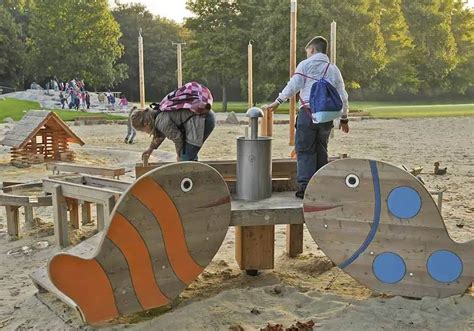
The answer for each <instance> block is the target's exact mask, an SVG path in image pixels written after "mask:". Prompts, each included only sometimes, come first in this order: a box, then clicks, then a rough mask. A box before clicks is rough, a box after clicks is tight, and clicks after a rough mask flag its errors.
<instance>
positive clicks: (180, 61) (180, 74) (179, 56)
mask: <svg viewBox="0 0 474 331" xmlns="http://www.w3.org/2000/svg"><path fill="white" fill-rule="evenodd" d="M173 45H174V46H176V54H177V61H178V87H181V86H183V56H182V46H184V45H186V43H173Z"/></svg>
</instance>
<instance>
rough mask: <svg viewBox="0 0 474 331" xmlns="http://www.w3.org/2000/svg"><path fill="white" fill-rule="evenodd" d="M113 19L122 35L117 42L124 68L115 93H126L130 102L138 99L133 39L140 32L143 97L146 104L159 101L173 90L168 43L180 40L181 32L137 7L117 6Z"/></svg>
mask: <svg viewBox="0 0 474 331" xmlns="http://www.w3.org/2000/svg"><path fill="white" fill-rule="evenodd" d="M113 15H114V17H115V19H116V20H117V22H118V23H119V25H120V29H121V31H122V33H123V35H122V37H121V38H120V42H121V43H122V44H123V45H124V47H125V52H124V54H123V57H122V58H121V59H120V63H124V64H126V65H127V66H128V79H127V80H125V81H123V82H122V83H121V84H120V85H119V86H118V89H120V90H121V91H126V92H127V93H128V96H129V97H130V98H131V99H135V100H138V98H139V93H140V92H139V77H138V39H137V38H138V32H139V30H140V29H142V30H143V31H142V36H143V40H144V47H143V48H144V62H145V89H146V97H147V100H154V101H160V100H161V98H163V96H164V95H165V94H166V93H168V92H169V91H171V90H173V89H174V88H176V84H177V81H176V48H175V47H174V46H172V42H178V41H181V40H183V38H184V36H182V28H181V27H180V26H179V25H178V24H176V23H174V22H172V21H170V20H167V19H164V18H160V17H154V16H153V15H152V14H151V13H150V12H149V11H148V10H147V9H146V8H145V7H144V6H143V5H140V4H132V5H125V4H119V5H118V6H117V8H116V9H114V11H113ZM183 51H184V52H186V49H184V50H183Z"/></svg>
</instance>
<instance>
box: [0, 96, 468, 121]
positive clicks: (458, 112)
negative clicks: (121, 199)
mask: <svg viewBox="0 0 474 331" xmlns="http://www.w3.org/2000/svg"><path fill="white" fill-rule="evenodd" d="M262 105H263V104H257V106H259V107H261V106H262ZM350 108H351V109H354V110H362V111H364V112H369V113H370V114H371V115H372V116H373V117H376V118H416V117H420V118H421V117H454V116H474V104H427V103H426V102H425V103H420V102H398V103H397V102H358V101H356V102H351V103H350ZM32 109H41V107H40V105H39V103H37V102H32V101H24V100H18V99H8V98H7V99H5V100H2V101H0V123H1V122H3V120H4V119H5V118H7V117H11V118H12V119H14V120H15V121H18V120H20V119H21V118H22V117H23V115H24V114H25V112H26V111H28V110H32ZM213 109H214V111H217V112H222V102H218V101H216V102H214V107H213ZM288 110H289V103H285V104H283V105H281V106H280V108H278V110H277V113H278V114H286V113H288ZM53 111H54V112H55V113H57V114H58V115H59V116H60V117H61V118H62V119H63V120H65V121H73V120H74V119H75V118H77V117H86V116H98V115H100V116H105V117H106V119H108V120H117V119H123V118H124V117H122V116H120V115H110V114H97V113H85V112H77V111H70V110H60V109H58V110H53ZM228 111H229V112H230V111H234V112H236V113H244V112H246V111H247V103H246V102H229V105H228Z"/></svg>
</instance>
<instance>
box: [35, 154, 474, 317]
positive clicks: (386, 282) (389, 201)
mask: <svg viewBox="0 0 474 331" xmlns="http://www.w3.org/2000/svg"><path fill="white" fill-rule="evenodd" d="M218 167H222V169H223V168H225V167H227V169H231V167H232V165H229V164H227V165H226V164H225V163H220V164H219V163H218V164H213V165H212V166H210V165H206V164H203V163H196V162H183V163H175V164H168V165H163V166H161V167H158V168H155V169H153V170H151V171H149V172H147V173H145V174H143V175H142V176H141V177H140V178H138V179H137V181H136V182H135V183H133V184H132V185H131V186H130V185H129V184H126V183H122V182H117V181H112V180H105V181H103V179H97V178H96V179H94V178H92V179H91V178H89V177H82V178H76V179H75V180H74V181H75V182H76V184H74V183H70V184H64V183H61V182H60V183H56V182H54V181H51V180H46V181H45V183H44V185H45V190H47V191H51V190H53V193H54V192H56V191H57V192H60V193H61V195H62V196H63V197H72V198H74V199H86V195H87V196H91V195H93V194H99V193H98V192H101V193H100V194H103V193H104V192H103V191H100V190H99V189H100V187H98V186H108V187H112V186H114V185H115V186H116V191H111V192H109V194H110V195H109V196H110V197H113V198H116V195H120V196H121V197H120V199H119V200H118V202H117V203H116V204H115V207H114V209H113V211H112V212H111V213H110V217H109V218H108V220H107V221H106V222H105V228H104V231H102V232H100V233H99V234H97V235H96V236H94V237H92V238H90V239H88V240H86V241H84V242H82V243H81V244H79V245H78V246H76V247H73V248H70V249H69V250H67V251H66V252H64V253H60V254H58V255H56V256H55V257H53V258H52V259H51V261H50V262H49V264H48V266H47V268H41V269H39V270H37V271H36V272H34V273H33V274H32V275H31V278H32V279H33V281H34V283H35V284H36V286H37V287H38V288H39V290H40V291H48V292H51V293H52V294H54V295H55V296H56V297H58V298H59V299H61V300H62V301H64V302H65V303H66V304H68V305H70V306H71V307H73V308H74V309H76V310H77V311H79V312H80V314H81V316H82V318H83V319H84V320H85V321H86V322H87V323H89V324H93V325H96V324H102V323H104V322H106V321H109V320H111V319H114V318H117V317H119V316H122V315H127V314H131V313H134V312H137V311H142V310H147V309H151V308H155V307H160V306H164V305H168V304H169V303H171V302H172V301H173V300H174V299H175V298H176V297H177V296H178V295H179V294H180V293H181V292H182V291H183V290H184V289H185V288H186V287H187V286H188V285H189V284H190V283H191V282H192V281H194V280H195V279H196V277H197V276H198V275H199V274H200V273H201V272H202V271H203V270H204V268H205V267H206V266H207V265H208V264H209V263H210V261H211V260H212V258H213V257H214V255H215V254H216V252H217V251H218V249H219V247H220V245H221V243H222V242H223V240H224V238H225V236H226V232H227V229H228V227H229V226H236V227H249V228H258V227H261V226H275V225H277V224H286V225H299V226H303V225H304V224H306V226H307V227H308V230H309V231H310V233H311V235H312V237H313V238H314V239H315V240H316V242H317V243H318V245H319V246H320V248H321V249H322V250H323V251H324V252H325V253H326V254H327V255H328V256H329V257H330V258H331V259H333V261H334V262H335V263H336V264H337V265H338V266H339V267H340V268H342V269H343V270H344V271H346V272H348V273H349V274H350V275H352V276H353V277H354V278H355V279H357V280H359V281H360V282H361V283H363V284H365V285H366V286H368V287H370V288H372V289H374V290H377V291H381V292H384V293H390V294H394V295H404V296H411V297H424V296H433V297H447V296H451V295H455V294H462V293H464V292H465V291H466V289H467V288H468V286H470V284H471V283H472V281H473V280H474V256H473V254H472V250H473V249H474V242H469V243H465V244H458V243H455V242H453V241H452V240H451V239H450V238H449V236H448V234H447V232H446V228H445V226H444V223H443V222H442V218H441V216H440V213H439V210H438V208H437V207H436V204H435V202H434V200H433V199H432V197H431V195H430V194H429V192H428V191H427V190H426V188H425V187H424V186H423V185H422V184H421V183H420V182H419V181H418V180H417V179H416V178H415V177H413V176H411V175H410V174H408V173H407V172H405V171H403V170H402V169H400V168H398V167H395V166H392V165H389V164H386V163H382V162H377V161H371V160H360V159H342V160H336V161H334V162H331V163H330V164H329V165H327V166H326V167H324V168H323V169H321V170H320V171H319V172H318V173H317V174H316V175H315V176H314V177H313V179H312V180H311V182H310V184H309V186H308V189H307V190H308V191H307V195H306V197H305V200H304V206H303V202H302V201H301V200H298V199H296V198H294V197H293V195H292V194H290V193H289V192H279V193H275V194H274V195H273V196H272V197H271V198H270V199H266V200H262V201H256V202H247V201H239V200H235V199H232V192H231V190H229V188H232V186H231V185H228V184H229V183H231V182H232V181H231V180H230V179H231V178H230V177H231V176H226V177H227V178H225V177H223V176H222V175H221V174H220V173H219V172H218V171H217V170H216V168H218ZM227 175H229V173H228V174H227ZM81 183H82V184H81ZM94 183H95V184H94ZM87 184H89V185H87ZM91 185H96V187H95V190H94V193H92V192H89V193H87V192H86V190H89V189H90V188H86V187H85V186H91ZM96 190H99V191H96ZM109 190H110V189H109ZM109 190H108V191H109ZM80 192H82V193H80ZM58 196H59V194H58V193H56V195H53V204H54V200H57V199H59V200H58V201H62V203H63V204H64V200H63V198H62V197H60V198H58ZM104 197H105V196H104ZM105 198H106V197H105ZM97 201H98V200H97ZM55 208H58V207H57V205H56V206H55ZM62 208H63V213H64V208H65V207H62ZM104 217H105V215H104ZM254 241H258V240H255V239H254ZM250 245H257V244H256V243H251V244H250ZM258 245H261V243H258ZM266 245H267V246H266V247H263V246H259V249H261V251H259V253H260V254H264V255H265V254H268V253H267V251H268V252H270V251H273V242H272V243H271V244H270V241H266ZM236 247H237V256H236V257H237V259H239V257H238V251H239V250H241V253H243V256H247V257H252V256H254V255H255V253H253V252H247V251H245V250H243V249H242V247H239V243H236ZM250 247H251V246H250ZM240 258H242V256H241V257H240ZM251 262H252V261H245V259H242V260H241V261H240V263H251ZM92 293H93V294H94V295H91V294H92Z"/></svg>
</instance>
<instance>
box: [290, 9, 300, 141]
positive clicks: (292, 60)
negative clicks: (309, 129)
mask: <svg viewBox="0 0 474 331" xmlns="http://www.w3.org/2000/svg"><path fill="white" fill-rule="evenodd" d="M297 18H298V3H297V0H291V24H290V79H291V77H292V76H293V75H294V73H295V71H296V41H297V40H296V28H297V27H296V24H297ZM295 120H296V97H293V98H291V99H290V146H294V145H295Z"/></svg>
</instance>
